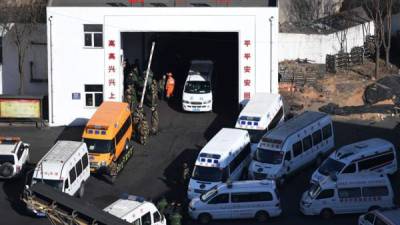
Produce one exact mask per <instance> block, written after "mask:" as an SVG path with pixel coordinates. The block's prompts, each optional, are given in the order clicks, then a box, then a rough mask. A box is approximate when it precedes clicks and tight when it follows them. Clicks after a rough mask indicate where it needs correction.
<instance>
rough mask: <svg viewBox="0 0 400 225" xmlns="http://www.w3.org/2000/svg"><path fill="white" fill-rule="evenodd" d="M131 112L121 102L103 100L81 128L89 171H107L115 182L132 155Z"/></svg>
mask: <svg viewBox="0 0 400 225" xmlns="http://www.w3.org/2000/svg"><path fill="white" fill-rule="evenodd" d="M132 133H133V129H132V117H131V111H130V109H129V106H128V104H127V103H124V102H103V103H102V104H101V105H100V107H99V108H98V109H97V111H96V112H95V113H94V114H93V116H92V118H91V119H90V120H89V122H88V123H87V124H86V127H85V129H84V131H83V135H82V138H83V141H84V142H85V143H86V145H87V148H88V150H89V156H90V171H91V172H92V173H107V174H109V175H110V176H111V179H112V181H115V178H116V176H117V174H118V173H119V172H120V171H121V170H122V168H123V167H124V165H125V164H126V162H127V161H128V159H129V158H130V157H131V156H132V154H133V148H132V144H131V137H132Z"/></svg>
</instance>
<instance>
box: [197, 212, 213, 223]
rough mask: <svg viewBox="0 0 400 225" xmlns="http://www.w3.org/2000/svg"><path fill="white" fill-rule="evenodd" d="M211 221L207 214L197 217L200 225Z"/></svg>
mask: <svg viewBox="0 0 400 225" xmlns="http://www.w3.org/2000/svg"><path fill="white" fill-rule="evenodd" d="M210 221H211V215H210V214H208V213H202V214H200V215H199V222H200V223H201V224H207V223H209V222H210Z"/></svg>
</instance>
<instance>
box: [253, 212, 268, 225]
mask: <svg viewBox="0 0 400 225" xmlns="http://www.w3.org/2000/svg"><path fill="white" fill-rule="evenodd" d="M268 218H269V215H268V213H267V212H265V211H258V212H257V213H256V215H255V219H256V220H257V222H259V223H263V222H265V221H267V220H268Z"/></svg>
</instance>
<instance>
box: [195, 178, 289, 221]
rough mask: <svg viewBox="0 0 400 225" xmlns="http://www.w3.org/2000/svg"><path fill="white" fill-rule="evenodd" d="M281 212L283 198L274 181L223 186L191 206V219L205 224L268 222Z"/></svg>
mask: <svg viewBox="0 0 400 225" xmlns="http://www.w3.org/2000/svg"><path fill="white" fill-rule="evenodd" d="M281 212H282V209H281V204H280V200H279V195H278V192H277V190H276V185H275V182H274V181H272V180H262V181H237V182H232V183H231V182H227V183H222V184H219V185H217V186H215V187H214V188H212V189H211V190H210V191H208V192H206V193H205V194H203V195H201V196H200V198H195V199H193V200H192V201H191V202H190V204H189V216H190V217H191V218H192V219H195V220H199V221H200V222H201V223H208V222H209V221H210V220H212V219H245V218H255V219H256V220H257V221H259V222H265V221H266V220H267V219H268V218H269V217H275V216H279V215H280V214H281Z"/></svg>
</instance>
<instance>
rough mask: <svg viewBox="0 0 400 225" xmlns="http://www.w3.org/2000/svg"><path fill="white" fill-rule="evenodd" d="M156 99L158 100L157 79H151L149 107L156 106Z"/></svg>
mask: <svg viewBox="0 0 400 225" xmlns="http://www.w3.org/2000/svg"><path fill="white" fill-rule="evenodd" d="M157 100H158V87H157V81H156V80H153V81H152V82H151V107H157Z"/></svg>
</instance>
